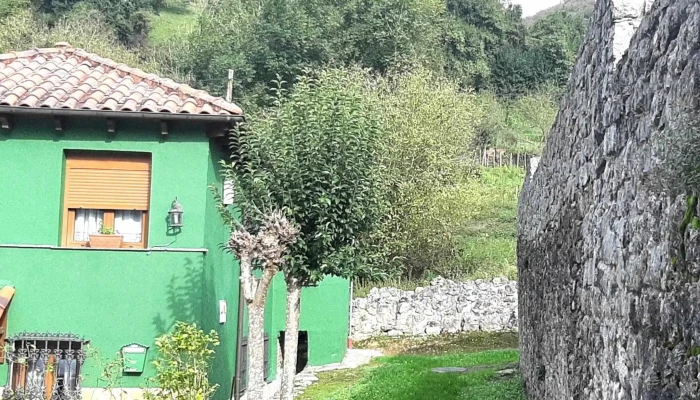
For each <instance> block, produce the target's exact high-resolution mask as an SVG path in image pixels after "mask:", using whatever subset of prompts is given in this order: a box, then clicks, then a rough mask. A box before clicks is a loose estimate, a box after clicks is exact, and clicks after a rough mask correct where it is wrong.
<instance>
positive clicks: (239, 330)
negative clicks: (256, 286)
mask: <svg viewBox="0 0 700 400" xmlns="http://www.w3.org/2000/svg"><path fill="white" fill-rule="evenodd" d="M244 307H245V297H243V283H242V282H240V281H239V284H238V319H237V321H236V325H237V326H236V372H235V376H234V380H233V396H231V397H232V398H233V399H234V400H240V399H241V384H242V383H243V379H242V378H243V377H241V371H242V370H243V357H242V355H243V327H244V325H243V319H244V317H245V308H244Z"/></svg>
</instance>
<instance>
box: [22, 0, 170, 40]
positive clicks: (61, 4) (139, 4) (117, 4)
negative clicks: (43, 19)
mask: <svg viewBox="0 0 700 400" xmlns="http://www.w3.org/2000/svg"><path fill="white" fill-rule="evenodd" d="M34 1H35V5H36V7H37V9H38V11H40V12H42V13H45V14H47V15H49V16H51V17H52V19H53V20H56V19H60V18H61V17H62V16H63V15H65V14H66V13H68V12H70V11H71V10H72V9H73V8H74V7H76V6H79V5H89V6H90V7H93V8H95V9H96V10H99V11H100V13H102V15H103V16H104V17H105V18H104V20H103V21H104V22H105V23H107V24H108V25H109V26H111V27H112V28H114V29H115V32H116V34H117V38H118V39H119V41H120V42H121V43H122V44H127V45H141V44H143V43H144V42H145V38H146V36H147V35H148V30H149V19H148V14H147V12H148V11H152V10H157V9H159V8H160V7H162V5H163V4H162V1H161V0H34Z"/></svg>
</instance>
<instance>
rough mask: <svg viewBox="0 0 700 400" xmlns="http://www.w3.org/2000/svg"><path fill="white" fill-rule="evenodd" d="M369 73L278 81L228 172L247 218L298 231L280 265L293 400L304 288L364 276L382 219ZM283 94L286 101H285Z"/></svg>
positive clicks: (288, 391) (286, 378)
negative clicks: (285, 84)
mask: <svg viewBox="0 0 700 400" xmlns="http://www.w3.org/2000/svg"><path fill="white" fill-rule="evenodd" d="M366 81H367V76H366V75H365V73H364V72H362V71H350V72H348V71H339V70H330V71H325V72H320V73H318V74H316V75H315V76H314V77H310V76H308V75H307V76H304V77H299V78H298V79H297V82H296V83H295V84H294V85H293V89H292V90H291V91H290V92H289V93H283V90H282V89H281V88H282V85H281V84H280V86H279V89H278V91H277V94H278V96H277V97H276V99H275V100H274V107H272V108H271V109H269V110H267V111H266V113H265V114H263V115H259V116H256V118H251V121H253V122H251V123H250V124H249V125H248V126H247V128H246V131H245V132H244V134H241V135H238V136H236V137H235V138H234V139H235V140H234V142H233V150H234V153H235V158H234V160H233V163H232V164H231V165H229V166H228V168H227V170H228V175H229V177H230V178H232V179H233V180H234V181H235V182H236V185H237V187H239V190H238V191H237V193H239V194H240V195H237V203H238V204H240V205H241V208H242V210H243V220H244V221H249V222H247V223H250V224H254V223H255V221H256V220H257V219H258V218H260V216H261V215H264V210H268V209H281V210H283V211H284V212H285V215H286V216H287V217H288V218H289V219H290V220H291V221H293V222H294V224H295V225H296V226H298V227H299V230H300V233H299V237H298V240H297V241H296V242H294V243H292V244H290V250H289V254H288V256H287V257H286V259H287V262H285V263H283V264H282V265H281V270H282V272H283V273H284V276H285V281H286V284H287V328H286V333H285V344H284V349H285V354H284V367H283V369H284V372H283V377H282V395H281V398H282V399H285V400H287V399H292V389H293V382H294V375H295V374H296V353H297V346H298V328H299V311H300V305H301V291H302V288H303V287H305V286H311V285H316V284H318V283H319V282H320V281H322V280H323V278H324V277H325V276H327V275H335V276H341V277H348V278H350V277H354V276H357V275H361V274H366V273H368V271H367V270H366V269H365V268H364V267H365V264H364V263H363V262H362V257H361V255H362V249H361V243H362V242H363V240H364V238H365V236H366V235H367V234H368V233H369V232H370V231H371V230H372V228H373V226H374V224H375V223H376V221H377V220H379V219H380V218H381V216H382V215H384V213H383V208H382V207H383V204H382V199H383V195H382V193H383V190H384V189H383V188H382V185H381V181H380V178H379V176H380V174H379V169H380V165H379V163H380V159H381V157H380V154H379V137H380V132H381V129H380V125H379V118H378V115H377V111H376V110H377V107H375V106H373V104H372V103H371V102H370V100H369V98H368V96H367V95H366V94H367V93H366V92H365V91H364V89H365V87H364V83H365V82H366ZM283 94H285V95H283Z"/></svg>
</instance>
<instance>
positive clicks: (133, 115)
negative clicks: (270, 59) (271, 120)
mask: <svg viewBox="0 0 700 400" xmlns="http://www.w3.org/2000/svg"><path fill="white" fill-rule="evenodd" d="M0 114H10V115H42V116H52V117H95V118H112V119H136V120H139V119H141V120H155V121H194V122H219V123H238V122H243V121H245V116H243V115H233V114H187V113H167V112H142V111H112V110H82V109H79V110H76V109H70V108H36V107H12V106H0Z"/></svg>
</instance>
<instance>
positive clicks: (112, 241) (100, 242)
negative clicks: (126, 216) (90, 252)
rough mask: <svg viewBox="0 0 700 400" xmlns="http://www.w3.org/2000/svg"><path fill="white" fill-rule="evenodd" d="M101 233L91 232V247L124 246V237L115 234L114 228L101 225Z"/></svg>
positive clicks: (108, 247)
mask: <svg viewBox="0 0 700 400" xmlns="http://www.w3.org/2000/svg"><path fill="white" fill-rule="evenodd" d="M98 232H99V234H90V247H95V248H101V249H118V248H120V247H122V242H123V241H124V237H123V236H122V235H115V234H114V229H113V228H106V227H104V226H100V229H99V231H98Z"/></svg>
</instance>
